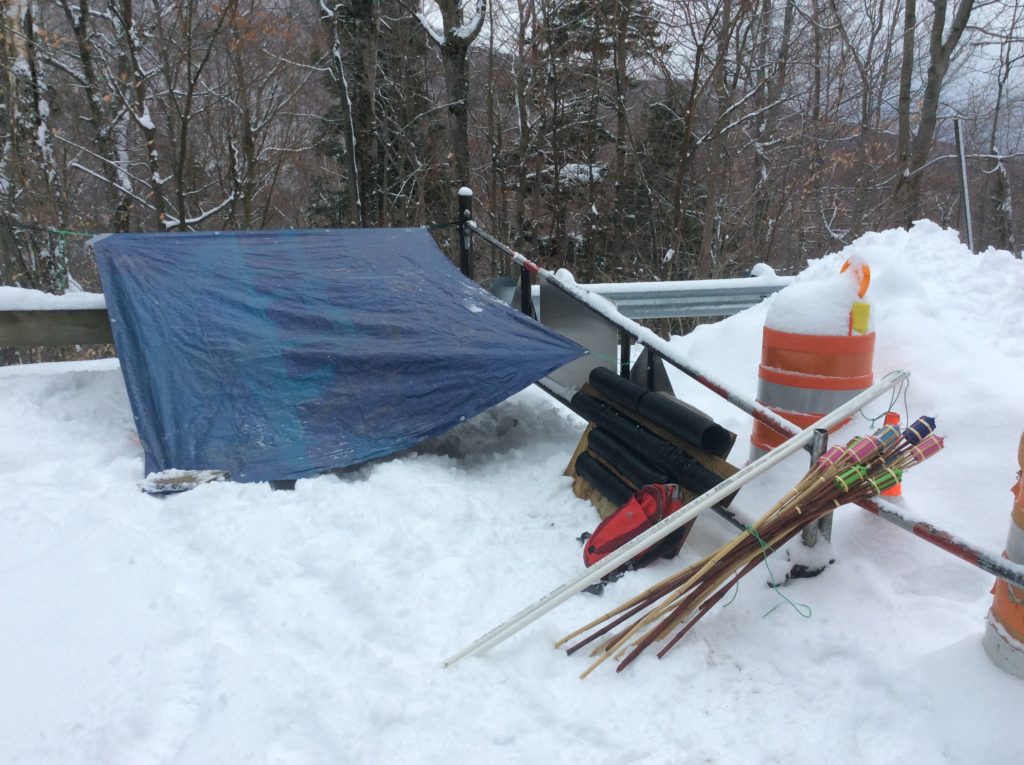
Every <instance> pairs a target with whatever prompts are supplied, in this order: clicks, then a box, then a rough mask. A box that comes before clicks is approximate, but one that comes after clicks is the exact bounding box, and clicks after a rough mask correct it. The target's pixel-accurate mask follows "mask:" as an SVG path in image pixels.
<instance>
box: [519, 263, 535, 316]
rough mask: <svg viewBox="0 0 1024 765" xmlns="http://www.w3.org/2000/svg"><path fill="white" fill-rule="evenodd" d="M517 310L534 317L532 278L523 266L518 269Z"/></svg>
mask: <svg viewBox="0 0 1024 765" xmlns="http://www.w3.org/2000/svg"><path fill="white" fill-rule="evenodd" d="M519 310H520V311H522V312H523V313H525V314H526V315H527V316H533V317H534V318H536V315H535V314H534V311H533V280H532V279H531V278H530V272H529V271H527V270H526V269H525V268H520V269H519Z"/></svg>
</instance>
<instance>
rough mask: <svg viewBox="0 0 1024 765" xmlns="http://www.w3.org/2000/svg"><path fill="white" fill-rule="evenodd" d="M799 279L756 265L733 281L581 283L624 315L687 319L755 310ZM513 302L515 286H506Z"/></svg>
mask: <svg viewBox="0 0 1024 765" xmlns="http://www.w3.org/2000/svg"><path fill="white" fill-rule="evenodd" d="M794 278H795V277H792V276H778V275H776V274H775V272H774V271H773V270H772V269H771V268H770V267H769V266H767V265H765V264H763V263H759V264H758V265H756V266H754V268H753V269H752V271H751V275H750V276H744V277H736V278H731V279H694V280H692V281H676V282H619V283H609V282H605V283H600V284H580V285H579V286H580V287H583V288H584V289H586V290H587V291H588V292H592V293H594V294H595V295H600V296H601V297H603V298H605V299H607V300H610V301H611V302H612V303H614V304H615V307H616V308H617V309H618V310H619V313H621V314H622V315H623V316H626V317H627V318H630V319H634V320H636V321H642V320H644V319H685V318H692V317H698V316H732V315H733V314H734V313H739V312H740V311H743V310H746V309H747V308H751V307H752V306H755V305H757V304H758V303H760V302H761V301H762V300H764V299H765V298H766V297H768V296H769V295H773V294H775V293H776V292H778V291H779V290H781V289H782V288H783V287H785V286H787V285H788V284H790V283H791V282H792V281H793V279H794ZM505 289H506V292H507V294H505V295H503V297H504V299H505V300H507V301H510V300H511V299H512V292H513V290H514V286H506V287H505ZM531 295H532V297H533V309H534V311H535V313H536V315H537V316H540V312H541V310H542V308H541V299H540V285H539V284H535V285H533V287H532V288H531Z"/></svg>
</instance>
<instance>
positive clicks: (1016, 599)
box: [982, 435, 1024, 678]
mask: <svg viewBox="0 0 1024 765" xmlns="http://www.w3.org/2000/svg"><path fill="white" fill-rule="evenodd" d="M1017 461H1018V463H1019V465H1020V469H1021V472H1020V473H1018V474H1017V483H1016V485H1015V486H1014V487H1013V489H1012V491H1013V498H1014V502H1013V511H1012V512H1011V514H1010V533H1009V535H1008V536H1007V539H1006V551H1005V552H1004V553H1003V555H1005V556H1006V557H1007V558H1009V559H1010V560H1011V561H1013V562H1014V563H1021V564H1024V435H1022V436H1021V439H1020V448H1019V450H1018V453H1017ZM982 642H983V644H984V646H985V652H986V653H988V656H989V658H990V659H992V661H993V663H994V664H995V665H996V666H997V667H999V668H1000V669H1002V670H1004V671H1006V672H1009V673H1010V674H1011V675H1016V676H1017V677H1020V678H1024V588H1022V587H1016V586H1014V585H1012V584H1010V583H1009V582H1006V581H1004V580H1002V579H996V586H995V587H993V588H992V609H991V610H990V611H989V612H988V619H987V620H986V624H985V637H984V639H983V641H982Z"/></svg>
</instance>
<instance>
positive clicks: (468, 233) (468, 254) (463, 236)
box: [457, 186, 473, 279]
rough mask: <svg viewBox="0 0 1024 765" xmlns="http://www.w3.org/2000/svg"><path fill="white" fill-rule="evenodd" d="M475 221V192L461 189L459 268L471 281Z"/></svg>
mask: <svg viewBox="0 0 1024 765" xmlns="http://www.w3.org/2000/svg"><path fill="white" fill-rule="evenodd" d="M472 220H473V190H472V189H471V188H469V187H468V186H463V187H462V188H461V189H459V220H458V224H457V225H458V229H459V268H460V269H461V271H462V273H463V274H464V275H465V276H466V277H467V278H469V279H472V278H473V232H472V229H471V227H470V225H469V223H470V221H472Z"/></svg>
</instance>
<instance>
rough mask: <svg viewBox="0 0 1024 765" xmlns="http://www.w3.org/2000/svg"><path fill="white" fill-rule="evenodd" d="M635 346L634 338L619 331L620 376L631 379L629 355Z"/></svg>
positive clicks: (621, 330) (625, 332) (622, 330)
mask: <svg viewBox="0 0 1024 765" xmlns="http://www.w3.org/2000/svg"><path fill="white" fill-rule="evenodd" d="M632 345H633V336H632V335H630V334H629V333H628V332H627V331H626V330H624V329H620V330H619V376H620V377H625V378H626V379H627V380H628V379H629V355H630V349H631V347H632Z"/></svg>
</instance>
